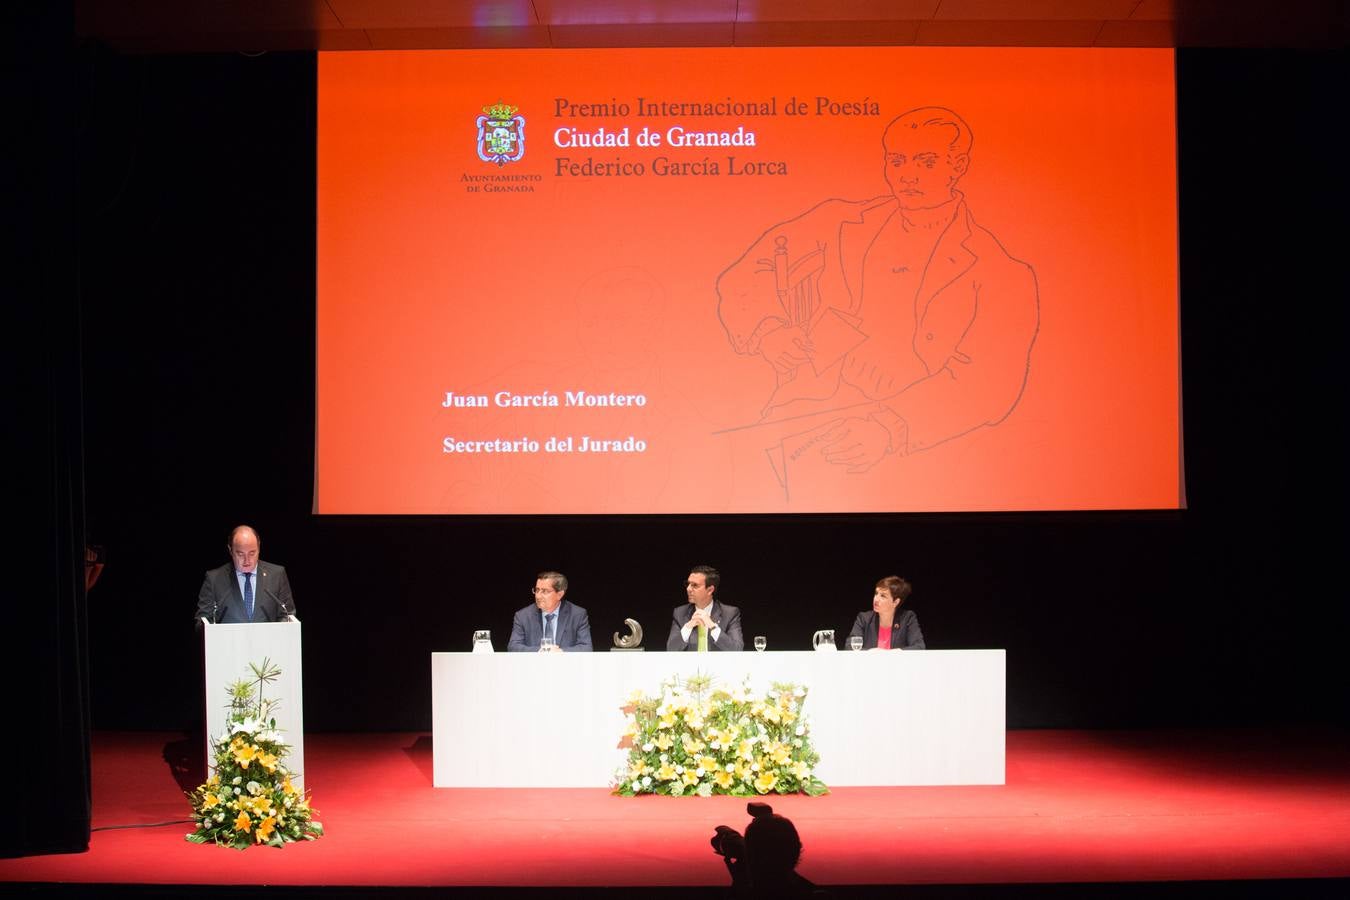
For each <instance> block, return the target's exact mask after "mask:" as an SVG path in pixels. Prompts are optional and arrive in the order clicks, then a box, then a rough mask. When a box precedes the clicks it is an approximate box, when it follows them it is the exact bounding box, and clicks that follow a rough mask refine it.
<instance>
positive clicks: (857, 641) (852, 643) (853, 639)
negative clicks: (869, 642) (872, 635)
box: [848, 634, 863, 650]
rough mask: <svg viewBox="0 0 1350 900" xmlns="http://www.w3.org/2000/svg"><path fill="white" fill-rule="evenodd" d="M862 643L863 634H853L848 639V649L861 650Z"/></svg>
mask: <svg viewBox="0 0 1350 900" xmlns="http://www.w3.org/2000/svg"><path fill="white" fill-rule="evenodd" d="M862 644H863V641H862V635H860V634H855V635H851V636H850V637H849V639H848V649H850V650H861V649H862Z"/></svg>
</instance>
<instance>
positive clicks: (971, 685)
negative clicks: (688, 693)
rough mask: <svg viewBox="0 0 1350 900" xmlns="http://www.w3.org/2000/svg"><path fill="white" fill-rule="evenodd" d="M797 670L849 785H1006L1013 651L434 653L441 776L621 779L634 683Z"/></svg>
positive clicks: (826, 762)
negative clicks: (1008, 656)
mask: <svg viewBox="0 0 1350 900" xmlns="http://www.w3.org/2000/svg"><path fill="white" fill-rule="evenodd" d="M696 673H699V674H705V675H711V676H713V678H714V683H715V684H718V685H725V686H735V685H739V684H741V683H742V681H743V680H744V679H745V678H746V676H747V675H748V676H749V677H750V684H751V687H752V688H753V689H754V690H755V691H757V692H760V691H764V690H767V689H768V687H769V685H770V683H771V682H783V681H790V682H796V683H798V684H802V685H805V686H806V687H807V688H809V690H810V695H809V696H808V698H807V701H806V705H805V707H804V708H803V712H804V713H805V714H806V716H807V717H808V718H809V719H810V722H811V736H812V742H813V743H814V745H815V747H816V749H817V751H818V752H819V753H820V765H819V766H818V767H817V769H816V773H817V775H818V776H819V777H820V779H821V780H822V781H824V782H825V783H826V784H828V785H830V786H833V787H845V786H849V785H950V784H1003V782H1004V730H1005V708H1006V705H1005V656H1004V651H1002V650H910V651H900V652H896V651H891V652H877V653H873V652H866V651H864V652H856V653H855V652H850V651H846V650H844V651H835V652H832V653H831V652H813V651H785V652H764V653H754V652H745V653H663V652H627V653H606V652H603V651H602V652H599V653H433V654H431V702H432V761H433V778H432V781H433V783H434V784H435V786H436V787H609V786H610V785H611V784H612V783H613V779H614V773H615V772H616V771H617V770H618V769H619V768H620V767H621V766H622V765H623V764H624V761H625V760H626V759H627V751H626V750H621V749H619V747H618V743H619V738H620V736H621V735H622V733H623V729H624V723H625V716H624V714H623V712H622V710H621V707H622V706H623V704H624V703H625V701H626V699H627V697H628V695H629V694H630V693H632V691H633V690H635V689H637V688H641V689H642V690H644V691H646V692H647V694H648V695H657V694H658V693H659V691H660V686H661V682H662V681H664V680H667V679H669V678H670V677H671V676H673V675H680V676H689V675H693V674H696Z"/></svg>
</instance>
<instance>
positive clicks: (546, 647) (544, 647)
mask: <svg viewBox="0 0 1350 900" xmlns="http://www.w3.org/2000/svg"><path fill="white" fill-rule="evenodd" d="M553 643H554V641H553V638H551V637H546V638H540V639H539V652H540V653H548V652H549V651H550V650H552V649H553Z"/></svg>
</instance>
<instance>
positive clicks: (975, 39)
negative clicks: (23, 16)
mask: <svg viewBox="0 0 1350 900" xmlns="http://www.w3.org/2000/svg"><path fill="white" fill-rule="evenodd" d="M1346 7H1347V3H1346V2H1345V0H1284V2H1272V0H1195V2H1188V0H76V4H75V10H76V31H77V34H78V36H80V37H82V38H89V39H94V40H98V41H101V42H103V43H105V44H108V45H109V46H112V47H114V48H116V49H118V50H122V51H124V52H133V53H182V52H196V51H239V52H258V51H264V50H304V49H310V50H313V49H318V50H398V49H402V50H413V49H436V48H469V47H501V48H506V47H689V46H704V47H725V46H803V45H899V46H905V45H916V46H1040V47H1206V46H1214V47H1304V48H1337V47H1344V45H1345V42H1346V41H1345V37H1346V30H1347V29H1346V21H1347V11H1346Z"/></svg>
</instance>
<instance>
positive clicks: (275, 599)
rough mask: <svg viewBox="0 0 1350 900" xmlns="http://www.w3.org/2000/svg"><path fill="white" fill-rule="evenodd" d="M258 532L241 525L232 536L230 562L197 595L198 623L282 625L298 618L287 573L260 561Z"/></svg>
mask: <svg viewBox="0 0 1350 900" xmlns="http://www.w3.org/2000/svg"><path fill="white" fill-rule="evenodd" d="M261 549H262V541H261V540H260V539H259V538H258V532H256V531H254V530H253V529H252V528H251V527H249V526H248V525H240V526H238V527H236V528H235V529H234V530H233V531H231V532H230V542H229V544H227V545H226V550H228V551H229V554H230V562H228V563H226V564H225V565H223V566H221V567H220V568H218V569H212V570H211V571H209V572H207V573H206V577H205V578H204V579H203V580H202V589H201V590H200V591H199V592H198V593H197V613H196V618H195V619H194V622H195V623H196V625H197V627H198V628H200V627H201V624H202V620H203V619H205V620H206V621H208V622H215V623H218V624H231V623H241V622H281V621H284V620H285V619H287V618H288V617H290V616H293V615H295V598H293V597H292V596H291V582H290V580H289V579H288V578H287V577H286V569H285V568H284V567H282V566H278V565H275V564H273V563H269V562H263V561H262V560H261V559H259V558H258V553H259V552H260V550H261Z"/></svg>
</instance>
